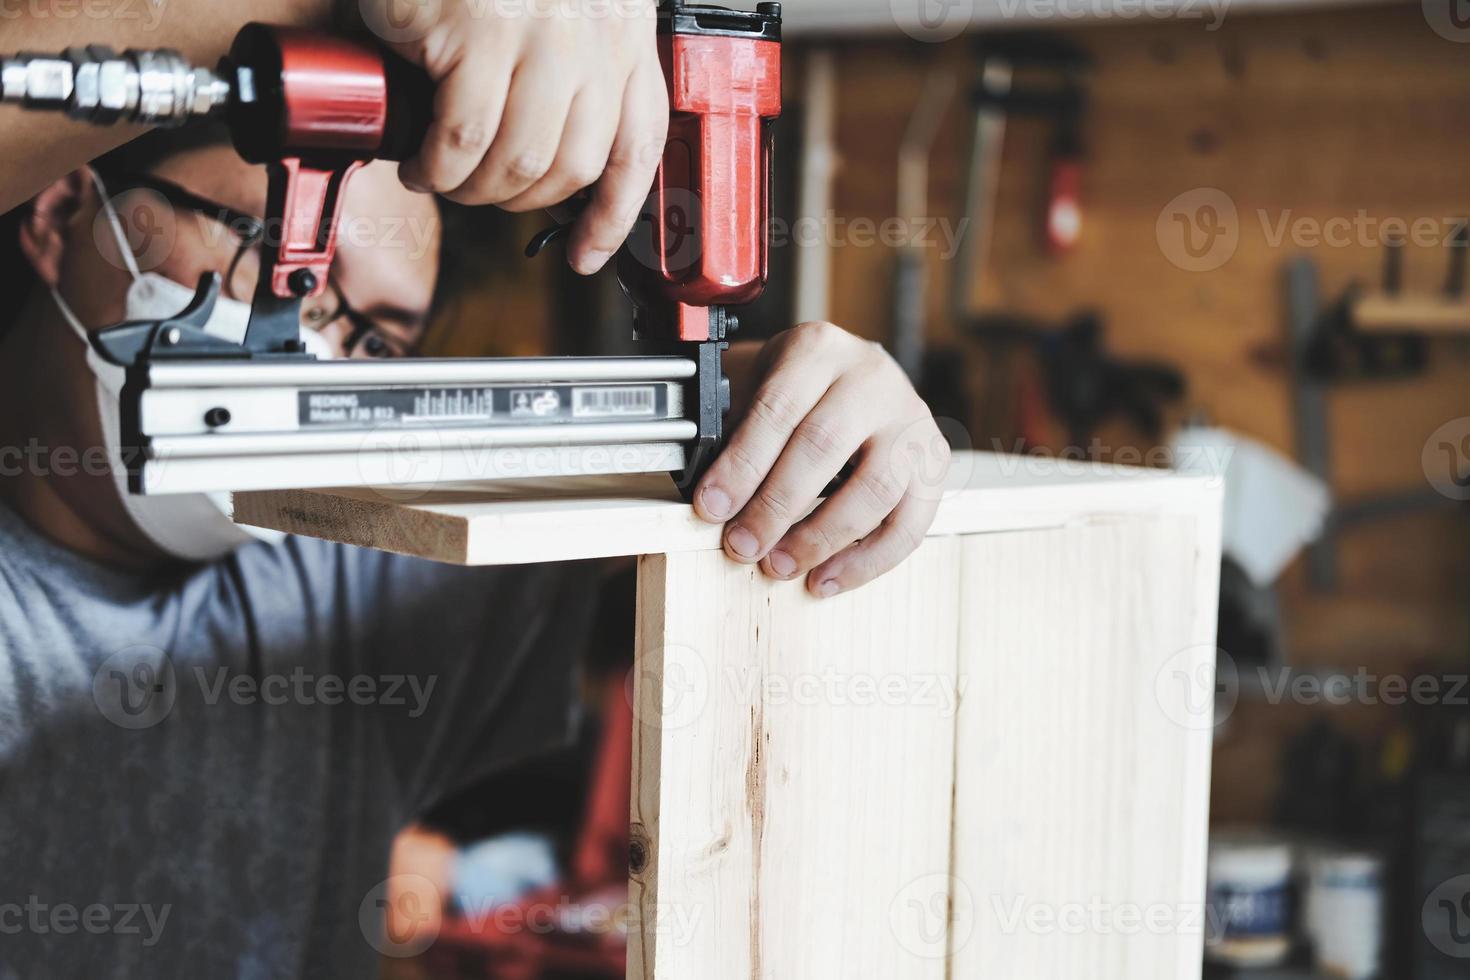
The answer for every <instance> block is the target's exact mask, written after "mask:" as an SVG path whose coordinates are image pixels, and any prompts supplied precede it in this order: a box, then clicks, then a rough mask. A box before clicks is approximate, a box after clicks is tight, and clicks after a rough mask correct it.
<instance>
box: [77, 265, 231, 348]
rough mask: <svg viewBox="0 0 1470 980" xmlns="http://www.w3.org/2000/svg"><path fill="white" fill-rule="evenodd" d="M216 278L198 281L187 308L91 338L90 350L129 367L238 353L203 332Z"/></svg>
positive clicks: (209, 275)
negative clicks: (158, 359) (157, 360)
mask: <svg viewBox="0 0 1470 980" xmlns="http://www.w3.org/2000/svg"><path fill="white" fill-rule="evenodd" d="M220 282H221V280H220V276H219V273H217V272H210V273H206V274H205V275H202V276H200V277H199V285H198V287H197V288H196V289H195V291H194V298H193V299H192V300H190V301H189V305H188V306H186V307H184V309H182V310H181V311H179V312H178V313H176V314H175V315H173V316H171V317H168V318H166V319H163V320H135V321H133V322H131V323H120V324H118V325H117V326H115V327H109V328H107V329H106V330H102V331H99V332H97V333H95V334H93V335H92V346H93V347H95V348H96V349H97V353H99V354H101V355H102V357H103V358H104V359H105V360H107V361H109V362H110V363H112V364H116V365H119V366H121V367H131V366H133V365H135V364H138V363H139V362H141V361H144V360H147V359H148V358H150V357H153V356H160V357H187V356H216V357H218V356H228V355H230V354H231V353H232V352H234V351H238V349H239V345H238V344H232V343H230V342H229V341H227V340H222V339H220V338H218V337H215V336H212V335H210V334H208V333H206V332H205V330H204V328H205V326H206V325H207V324H208V323H209V319H210V317H211V316H213V315H214V307H215V303H217V302H218V301H219V294H220Z"/></svg>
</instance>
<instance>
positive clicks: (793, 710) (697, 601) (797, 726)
mask: <svg viewBox="0 0 1470 980" xmlns="http://www.w3.org/2000/svg"><path fill="white" fill-rule="evenodd" d="M640 573H641V574H640V576H639V578H640V595H639V635H638V642H637V650H638V651H639V655H640V662H639V669H638V670H637V673H636V675H635V676H636V682H635V686H636V694H635V705H636V707H637V709H638V711H637V713H638V715H639V722H637V723H636V729H635V733H634V737H635V743H634V745H635V747H634V762H633V766H634V771H633V802H632V820H633V829H634V840H635V841H636V842H637V843H636V844H635V847H634V852H635V854H641V855H643V856H644V861H643V862H642V863H641V866H640V862H639V861H638V860H637V859H635V862H634V863H635V867H634V873H633V877H632V895H631V902H632V904H633V906H634V907H635V908H637V909H638V910H639V912H640V921H642V922H643V923H644V933H643V934H640V935H636V936H635V937H634V939H633V943H632V945H631V947H630V951H629V970H628V976H629V977H630V978H638V980H653V978H660V980H687V978H690V977H740V978H778V977H829V976H830V977H883V978H916V980H919V978H924V980H930V978H932V980H942V978H944V977H945V976H946V975H947V974H946V971H945V961H944V954H945V942H944V937H945V934H946V931H947V929H946V923H945V921H944V916H943V914H942V909H943V908H944V906H945V895H944V894H943V893H942V891H941V892H940V893H937V894H936V893H934V891H933V887H932V883H933V882H935V881H938V882H940V883H943V882H944V881H947V880H948V869H949V852H950V839H949V832H950V825H951V812H950V810H951V797H952V787H953V780H954V756H953V753H954V724H955V711H956V704H955V699H956V691H955V683H956V672H955V639H956V635H955V623H956V621H957V617H958V609H957V601H958V596H959V592H958V582H959V547H958V543H957V542H956V541H954V540H932V541H929V542H927V543H926V544H925V545H924V546H923V548H921V549H920V551H919V552H918V553H917V554H916V555H915V556H914V557H913V558H912V559H911V560H910V561H909V562H908V563H906V564H905V566H904V567H903V568H902V569H900V570H899V571H898V572H896V573H894V574H892V575H889V576H886V577H884V578H883V579H881V580H879V581H878V582H876V583H874V584H873V586H871V587H870V588H868V589H865V590H863V591H862V592H861V593H854V594H852V595H848V596H843V597H839V598H838V599H836V600H833V601H829V602H819V601H816V600H813V599H811V598H810V597H809V596H807V595H806V593H805V592H804V591H803V590H801V589H800V588H792V587H791V586H790V585H789V584H785V583H773V582H769V581H767V580H765V579H764V578H763V577H762V576H761V575H759V573H757V572H755V571H754V570H753V569H750V568H748V567H743V566H739V565H735V564H734V563H732V562H729V561H727V560H726V559H725V558H724V556H723V555H721V554H718V553H710V552H703V553H688V554H680V555H668V556H653V557H648V558H645V559H643V561H642V567H641V569H640ZM925 889H928V890H927V891H926V890H925ZM915 895H918V896H920V897H921V898H922V901H923V902H924V905H923V906H922V908H921V909H920V914H918V915H915V914H914V910H913V909H912V908H911V907H910V906H909V904H908V903H909V901H911V900H912V899H913V898H914V897H915ZM935 903H937V904H935ZM935 908H938V909H940V910H941V912H940V914H939V915H938V917H937V919H936V918H935V917H934V916H933V914H932V912H933V909H935ZM926 928H927V929H928V930H929V931H928V932H926V931H925V930H926ZM926 954H927V955H926Z"/></svg>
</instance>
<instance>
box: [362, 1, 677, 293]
mask: <svg viewBox="0 0 1470 980" xmlns="http://www.w3.org/2000/svg"><path fill="white" fill-rule="evenodd" d="M512 6H513V8H514V9H512V10H506V11H498V9H497V8H496V7H495V6H494V5H493V4H491V5H485V4H473V3H461V2H449V0H418V2H416V3H415V4H412V5H404V4H403V3H401V0H360V9H361V13H362V18H363V20H364V22H365V23H366V24H367V26H368V28H369V29H370V30H373V31H374V32H375V33H377V34H378V35H379V36H380V37H382V38H383V39H384V40H385V41H387V42H389V44H390V46H392V47H393V48H394V49H395V50H397V51H398V52H399V53H400V54H402V55H404V56H406V57H407V58H409V59H410V60H412V61H415V62H417V63H418V64H420V65H422V66H423V67H424V68H426V69H427V70H428V72H429V74H430V75H431V76H432V77H433V78H434V80H435V81H436V82H438V83H439V89H438V94H437V96H436V98H435V106H434V123H433V125H432V127H431V128H430V129H429V132H428V136H427V139H426V140H425V143H424V148H423V150H422V152H421V153H420V154H419V156H418V157H417V158H416V159H414V160H410V161H408V162H407V163H405V164H404V165H403V168H402V171H401V174H402V177H403V180H404V182H405V183H406V184H408V185H409V186H410V187H414V188H417V189H421V190H432V191H436V192H438V193H440V194H443V195H444V196H446V197H448V198H450V199H451V200H454V201H458V202H460V203H463V204H498V205H500V206H501V207H503V208H506V209H507V210H510V211H531V210H535V209H538V208H545V207H549V206H550V205H553V204H557V203H559V202H561V201H565V200H566V199H567V198H569V197H571V196H572V195H573V194H575V193H576V192H577V191H579V190H582V189H583V188H585V187H591V186H592V185H593V184H594V183H595V184H596V188H595V190H594V191H593V194H592V200H591V202H590V203H589V204H588V206H587V208H586V210H585V211H584V212H583V213H582V215H581V217H580V218H579V219H578V220H577V223H576V228H575V230H574V231H573V233H572V237H571V239H570V241H569V243H568V247H567V257H568V260H569V261H570V262H571V264H572V267H573V268H575V269H576V270H577V271H578V272H581V273H584V274H585V273H592V272H595V271H597V270H598V269H600V268H601V267H602V266H603V265H604V264H605V263H606V262H607V260H608V258H609V257H610V256H611V255H612V254H613V253H614V252H616V251H617V249H618V247H619V246H621V245H622V244H623V240H624V239H625V238H627V237H628V232H629V231H630V230H631V229H632V227H633V222H634V219H635V218H636V217H637V215H638V211H639V209H640V207H641V206H642V205H643V202H644V199H645V198H647V196H648V191H649V188H650V187H651V186H652V185H653V177H654V172H655V170H656V169H657V167H658V162H659V159H660V157H661V156H662V155H663V147H664V138H665V134H666V133H667V131H668V123H669V100H668V90H667V89H666V87H665V84H664V77H663V70H662V68H661V67H660V65H659V58H658V49H657V47H656V45H655V34H654V29H655V26H656V20H655V2H654V0H619V2H616V3H611V4H609V3H598V2H586V3H578V2H575V0H571V2H561V3H557V4H550V5H548V4H542V3H538V2H536V0H531V2H527V3H524V4H515V5H512ZM404 9H408V10H410V11H412V12H411V13H410V14H409V16H408V19H407V20H404V19H403V10H404Z"/></svg>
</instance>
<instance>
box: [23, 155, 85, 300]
mask: <svg viewBox="0 0 1470 980" xmlns="http://www.w3.org/2000/svg"><path fill="white" fill-rule="evenodd" d="M94 193H96V191H95V189H94V188H93V186H92V181H91V179H90V178H89V177H88V175H87V172H86V171H85V170H74V171H72V172H71V173H69V174H67V175H66V176H65V177H62V178H61V179H60V180H58V181H56V182H55V183H53V184H51V186H49V187H47V188H46V189H45V190H43V191H42V192H41V193H39V194H37V195H36V196H35V198H33V199H32V201H31V213H30V214H29V215H28V216H27V217H26V218H25V220H24V221H22V222H21V225H20V250H21V252H22V253H23V254H24V255H25V257H26V259H27V260H29V261H30V263H31V266H32V267H33V268H34V269H35V270H36V275H37V277H38V278H40V280H41V281H42V282H43V283H45V284H46V285H48V286H51V287H55V286H56V284H57V283H58V282H60V281H61V258H62V256H63V255H65V254H66V250H67V248H69V247H70V244H71V238H72V232H73V229H72V221H73V219H74V218H76V215H77V212H78V211H80V210H81V209H82V208H83V207H84V206H86V205H87V203H88V202H89V200H90V196H91V195H92V194H94Z"/></svg>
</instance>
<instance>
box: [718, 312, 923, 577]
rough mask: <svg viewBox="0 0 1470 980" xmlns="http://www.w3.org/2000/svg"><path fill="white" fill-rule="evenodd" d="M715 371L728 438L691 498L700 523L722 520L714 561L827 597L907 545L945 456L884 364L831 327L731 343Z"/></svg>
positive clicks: (882, 566) (879, 352)
mask: <svg viewBox="0 0 1470 980" xmlns="http://www.w3.org/2000/svg"><path fill="white" fill-rule="evenodd" d="M726 371H727V373H728V374H729V375H730V384H731V412H730V420H731V423H732V426H733V432H732V434H731V436H730V439H729V441H728V443H727V444H726V445H725V448H724V450H723V451H722V452H721V453H720V456H719V458H718V459H716V460H715V462H714V464H713V465H712V466H711V467H710V469H709V472H708V473H706V474H705V476H704V478H703V479H702V480H701V481H700V485H699V489H698V490H697V491H696V493H695V497H694V507H695V511H696V512H697V513H698V514H699V516H700V517H702V518H703V519H705V520H707V521H710V522H712V523H716V524H721V523H723V524H725V553H726V554H728V555H729V556H730V557H731V558H733V559H735V560H736V561H739V562H743V563H746V564H755V563H757V562H758V563H759V564H760V567H761V570H762V571H764V572H765V573H766V574H767V575H770V576H772V577H773V578H779V579H795V578H798V577H800V576H803V575H805V576H806V586H807V589H808V591H810V592H811V593H812V594H813V595H816V596H820V597H826V596H831V595H836V594H837V593H839V592H847V591H850V590H852V589H855V588H857V587H858V586H860V585H863V584H865V583H867V582H870V581H872V580H873V579H875V578H877V577H878V576H879V575H882V574H883V573H884V572H887V571H889V570H890V569H892V568H893V567H894V566H896V565H897V564H898V563H899V562H901V561H903V560H904V559H905V558H907V557H908V556H909V554H910V553H911V552H912V551H913V550H914V549H915V548H917V547H918V545H919V543H920V542H922V541H923V539H924V534H925V532H926V531H928V529H929V525H930V524H931V523H933V521H934V514H935V511H936V510H937V509H938V507H939V501H940V499H941V497H942V495H943V490H944V478H945V474H946V472H947V470H948V467H949V446H948V444H947V443H946V442H945V440H944V437H943V435H942V434H941V433H940V431H939V427H938V425H937V424H936V423H935V421H934V418H933V416H932V415H931V414H930V413H929V409H928V407H927V406H926V405H925V404H924V402H923V401H922V400H921V399H920V398H919V396H918V394H917V393H916V392H915V391H914V389H913V386H912V385H910V384H909V381H908V378H906V377H905V376H904V373H903V371H902V369H900V368H899V366H898V364H897V363H896V362H895V361H894V360H893V358H891V357H889V356H888V354H887V353H885V352H884V350H883V349H882V348H881V347H879V346H878V345H877V344H873V343H870V342H868V341H865V340H862V339H861V338H858V337H855V336H853V335H852V334H850V333H848V332H847V331H845V330H842V329H841V328H839V327H835V326H833V325H832V324H830V323H804V324H802V325H801V326H798V327H795V328H793V329H791V330H788V331H786V332H785V333H783V334H780V335H778V336H777V337H775V338H774V339H772V340H770V341H769V342H767V343H766V344H765V345H764V346H761V345H758V344H734V345H732V346H731V348H730V352H729V355H728V356H727V358H726ZM849 461H852V462H853V463H854V466H853V469H852V472H851V473H850V474H849V475H848V476H847V477H846V480H845V482H844V483H843V484H842V486H841V487H839V488H838V489H837V491H836V492H835V493H833V494H832V496H830V497H828V498H827V499H826V500H825V501H824V502H822V504H821V505H820V506H819V507H817V508H816V510H815V511H812V506H813V505H814V504H816V503H817V500H818V498H819V495H820V494H821V493H822V491H823V490H824V489H825V488H826V486H827V484H828V483H829V482H830V481H831V480H832V479H833V478H834V477H836V476H837V475H838V474H839V473H840V472H841V471H842V470H843V468H844V467H845V466H846V465H847V464H848V462H849ZM808 511H811V513H810V515H808Z"/></svg>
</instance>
